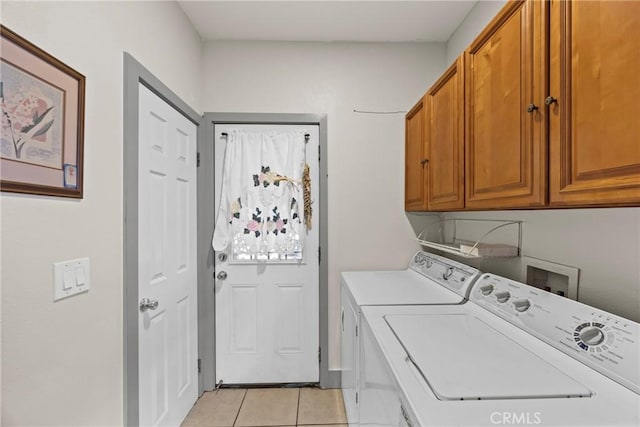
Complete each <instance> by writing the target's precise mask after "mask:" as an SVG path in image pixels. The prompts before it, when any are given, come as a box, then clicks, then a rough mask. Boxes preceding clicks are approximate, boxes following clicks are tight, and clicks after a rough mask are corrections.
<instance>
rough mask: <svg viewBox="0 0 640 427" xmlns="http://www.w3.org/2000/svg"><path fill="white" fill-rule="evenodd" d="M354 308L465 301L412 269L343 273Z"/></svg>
mask: <svg viewBox="0 0 640 427" xmlns="http://www.w3.org/2000/svg"><path fill="white" fill-rule="evenodd" d="M342 277H343V279H344V282H345V284H346V286H347V287H348V288H349V292H351V295H353V299H354V300H355V302H356V304H357V305H409V304H425V305H427V304H459V303H461V302H462V301H463V300H464V298H463V297H462V296H460V295H458V294H456V293H455V292H453V291H451V290H449V289H447V288H445V287H444V286H442V285H440V284H438V283H436V282H434V281H433V280H430V279H428V278H426V277H424V276H423V275H421V274H420V273H418V272H416V271H413V270H399V271H345V272H343V273H342Z"/></svg>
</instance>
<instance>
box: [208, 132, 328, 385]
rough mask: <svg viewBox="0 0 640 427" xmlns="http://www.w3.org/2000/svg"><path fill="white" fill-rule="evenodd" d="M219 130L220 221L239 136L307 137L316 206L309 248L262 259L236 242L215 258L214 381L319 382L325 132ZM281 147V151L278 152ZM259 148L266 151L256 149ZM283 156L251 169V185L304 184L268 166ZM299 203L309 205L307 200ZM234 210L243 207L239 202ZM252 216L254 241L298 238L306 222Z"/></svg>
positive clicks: (260, 213)
mask: <svg viewBox="0 0 640 427" xmlns="http://www.w3.org/2000/svg"><path fill="white" fill-rule="evenodd" d="M214 132H215V162H216V164H215V200H216V211H217V212H218V215H220V209H219V207H220V204H221V200H220V199H221V193H222V191H223V189H222V187H223V185H226V183H224V182H223V174H224V168H225V166H226V164H225V155H226V154H227V152H226V150H227V146H228V144H229V141H228V140H229V135H231V134H232V133H233V132H248V133H254V134H256V133H264V134H266V135H271V134H277V133H287V132H293V133H297V134H300V135H304V134H308V139H307V140H306V142H305V141H304V139H303V140H301V141H300V144H304V148H303V150H304V151H303V153H304V161H305V162H306V164H308V165H309V177H310V181H311V192H310V201H311V202H312V207H313V211H314V215H313V216H312V221H311V222H312V223H311V229H309V230H308V231H305V233H306V235H305V236H304V245H303V246H302V247H298V248H297V249H293V248H290V250H289V249H287V250H284V251H283V250H282V249H281V250H278V251H274V250H270V249H265V250H264V251H261V252H260V253H255V252H252V251H246V247H243V246H242V242H240V241H234V239H233V238H232V239H231V242H230V244H229V245H228V247H227V248H226V249H224V250H222V251H220V250H219V251H216V252H215V266H216V280H215V316H216V327H215V330H216V337H215V340H216V365H215V369H216V375H215V377H216V378H215V381H216V383H218V384H220V383H222V384H268V383H300V382H318V381H319V359H318V351H319V289H318V286H319V262H318V261H319V233H318V229H319V226H320V224H319V215H318V212H319V207H318V206H317V203H313V202H315V201H317V200H318V199H319V197H318V179H319V174H318V168H319V160H318V147H319V127H318V126H317V125H232V124H230V125H219V124H218V125H215V129H214ZM223 134H226V136H225V135H223ZM280 149H281V148H280V147H277V146H276V147H274V150H276V151H278V150H280ZM255 150H260V147H258V146H256V147H255ZM282 153H283V152H280V153H279V154H278V153H262V160H263V161H261V163H260V164H259V170H255V171H253V170H248V169H246V168H245V170H244V174H243V175H242V179H243V180H244V179H246V180H247V182H249V184H248V185H250V186H254V185H255V187H256V188H261V189H262V188H265V189H267V190H268V189H269V188H272V187H269V186H272V185H274V182H277V181H274V180H277V179H282V181H280V182H281V184H280V185H301V184H302V183H301V182H298V180H291V182H290V181H287V178H288V177H286V175H287V174H286V173H284V172H282V171H279V170H277V168H274V167H273V165H270V164H266V163H269V162H268V161H267V160H265V158H273V157H274V156H278V155H284V154H282ZM256 169H257V168H256ZM244 175H247V176H246V177H245V176H244ZM278 176H280V177H281V178H277V177H278ZM274 177H275V178H274ZM293 181H296V182H293ZM236 187H237V186H236ZM258 198H262V196H258ZM233 200H235V197H234V198H233ZM243 200H244V199H243ZM296 202H297V203H300V205H302V203H303V200H297V201H296ZM234 203H235V202H234ZM234 206H235V208H239V205H237V204H236V205H234ZM264 206H267V205H266V204H265V205H264ZM251 210H252V215H254V216H253V217H252V218H253V220H252V221H250V223H251V225H247V229H246V230H245V231H244V232H245V233H247V235H250V236H251V237H252V238H253V237H254V236H255V235H256V233H260V236H259V237H264V238H265V239H266V238H273V237H274V236H273V233H274V232H277V233H283V232H284V233H285V235H286V233H291V232H292V228H291V227H290V225H291V221H295V220H297V219H299V218H296V217H289V218H286V216H287V215H285V214H282V215H280V212H278V211H277V210H274V209H271V208H264V207H262V208H258V209H257V210H256V209H255V208H254V207H251ZM231 215H233V212H231ZM290 216H291V215H290ZM232 219H233V218H229V220H232ZM216 224H219V219H218V220H217V222H216ZM217 226H218V225H217ZM217 226H216V227H217ZM241 234H243V233H242V232H241ZM278 236H280V237H282V234H279V235H278ZM240 237H244V236H242V235H241V236H240ZM276 237H277V236H276Z"/></svg>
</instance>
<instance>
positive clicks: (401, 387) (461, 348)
mask: <svg viewBox="0 0 640 427" xmlns="http://www.w3.org/2000/svg"><path fill="white" fill-rule="evenodd" d="M362 314H363V320H362V341H363V348H364V350H363V354H362V355H361V358H362V359H361V364H360V369H361V374H360V387H361V393H360V414H361V421H363V422H362V423H361V424H360V425H363V426H364V425H376V426H379V425H388V426H407V425H408V426H413V427H417V426H423V427H431V426H496V425H540V426H638V425H640V324H638V323H635V322H632V321H629V320H626V319H624V318H621V317H618V316H615V315H612V314H610V313H606V312H604V311H601V310H598V309H595V308H593V307H590V306H587V305H584V304H581V303H578V302H576V301H573V300H569V299H567V298H562V297H559V296H557V295H554V294H551V293H548V292H544V291H541V290H539V289H537V288H533V287H531V286H527V285H524V284H522V283H519V282H515V281H512V280H509V279H505V278H502V277H499V276H495V275H491V274H485V275H482V276H481V277H480V278H479V279H478V280H477V281H476V283H475V284H474V286H473V288H472V289H471V293H470V296H469V301H468V302H467V303H466V304H463V305H456V306H405V307H364V308H363V309H362ZM381 390H383V391H386V393H387V395H386V396H385V398H384V399H380V398H379V397H380V395H381V393H380V392H381ZM390 395H393V398H389V396H390ZM381 406H385V408H384V410H383V412H384V413H385V414H386V413H389V414H391V415H390V416H389V417H388V418H386V419H383V420H382V422H378V421H376V420H374V418H375V417H378V416H379V413H380V412H381V409H380V408H381Z"/></svg>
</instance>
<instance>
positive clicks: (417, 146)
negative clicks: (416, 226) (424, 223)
mask: <svg viewBox="0 0 640 427" xmlns="http://www.w3.org/2000/svg"><path fill="white" fill-rule="evenodd" d="M424 115H425V113H424V102H423V99H420V101H418V103H417V104H416V105H415V106H414V107H413V108H412V109H411V111H409V112H408V113H407V115H406V117H405V151H404V155H405V169H404V174H405V176H404V209H405V210H406V211H425V210H427V202H428V200H427V197H428V196H427V173H426V163H427V157H426V154H427V150H426V147H425V138H424V131H425V129H424Z"/></svg>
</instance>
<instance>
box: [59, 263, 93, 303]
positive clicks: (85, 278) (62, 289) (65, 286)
mask: <svg viewBox="0 0 640 427" xmlns="http://www.w3.org/2000/svg"><path fill="white" fill-rule="evenodd" d="M90 276H91V274H90V269H89V258H80V259H72V260H70V261H63V262H56V263H54V264H53V279H54V286H53V300H54V301H58V300H60V299H63V298H67V297H70V296H72V295H75V294H79V293H81V292H87V291H88V290H89V278H90Z"/></svg>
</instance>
